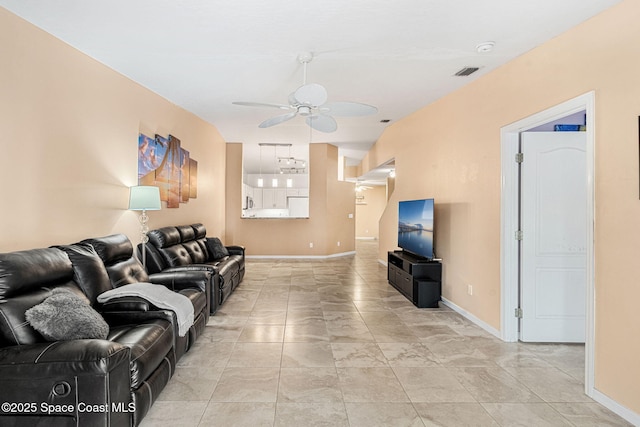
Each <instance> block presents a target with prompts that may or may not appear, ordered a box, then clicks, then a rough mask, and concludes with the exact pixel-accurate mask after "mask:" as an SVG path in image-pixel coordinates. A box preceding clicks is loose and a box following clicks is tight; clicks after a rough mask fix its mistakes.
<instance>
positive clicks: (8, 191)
mask: <svg viewBox="0 0 640 427" xmlns="http://www.w3.org/2000/svg"><path fill="white" fill-rule="evenodd" d="M0 51H1V52H2V56H3V58H4V59H3V61H2V66H1V67H0V94H2V95H1V96H0V129H2V150H1V151H2V153H1V154H0V189H1V190H0V194H1V198H2V209H0V251H12V250H18V249H28V248H34V247H42V246H49V245H53V244H64V243H71V242H74V241H77V240H80V239H83V238H86V237H93V236H103V235H107V234H111V233H125V234H127V235H128V236H129V238H131V239H132V241H134V242H138V238H139V234H138V227H139V225H138V221H137V213H135V212H132V211H128V210H127V206H128V198H129V190H128V187H129V186H131V185H135V184H136V183H137V168H138V165H137V140H138V133H139V132H145V133H148V134H150V135H153V134H155V133H158V134H161V135H167V134H172V135H175V136H176V137H178V138H180V140H181V141H182V144H183V147H184V148H186V149H187V150H189V151H190V153H191V156H192V157H193V158H194V159H196V160H198V166H199V170H198V198H197V199H193V200H191V201H190V202H189V203H187V204H181V205H180V208H179V209H166V206H164V207H163V209H162V210H161V211H157V212H150V217H151V219H150V226H151V227H152V228H155V227H160V226H164V225H172V224H188V223H191V222H196V221H201V222H203V223H204V224H205V225H206V226H207V227H208V230H209V232H210V234H214V235H216V234H217V235H221V234H223V233H224V203H225V198H224V179H225V175H224V157H225V143H224V141H223V140H222V138H221V136H220V134H219V133H218V131H217V130H216V129H215V128H214V127H213V126H211V125H209V124H207V123H205V122H204V121H203V120H201V119H199V118H198V117H196V116H194V115H193V114H191V113H188V112H186V111H185V110H183V109H181V108H179V107H177V106H176V105H174V104H172V103H170V102H168V101H167V100H165V99H164V98H161V97H160V96H158V95H156V94H154V93H152V92H151V91H149V90H148V89H145V88H144V87H142V86H140V85H138V84H137V83H134V82H132V81H131V80H129V79H127V78H126V77H124V76H122V75H120V74H118V73H116V72H114V71H113V70H111V69H110V68H107V67H106V66H104V65H102V64H101V63H99V62H97V61H95V60H93V59H91V58H89V57H88V56H86V55H84V54H83V53H80V52H79V51H77V50H76V49H74V48H72V47H70V46H69V45H67V44H65V43H63V42H62V41H60V40H58V39H56V38H54V37H52V36H51V35H49V34H47V33H45V32H43V31H42V30H40V29H38V28H36V27H34V26H32V25H31V24H29V23H27V22H25V21H23V20H22V19H20V18H18V17H16V16H15V15H13V14H11V13H9V12H8V11H6V10H5V9H2V8H0ZM150 66H154V65H153V64H150Z"/></svg>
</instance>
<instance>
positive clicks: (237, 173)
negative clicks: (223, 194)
mask: <svg viewBox="0 0 640 427" xmlns="http://www.w3.org/2000/svg"><path fill="white" fill-rule="evenodd" d="M226 168H227V177H226V182H227V205H226V221H227V228H226V230H227V233H226V235H227V240H226V242H225V243H228V244H237V245H244V246H245V247H246V251H247V255H267V256H275V255H288V256H326V255H333V254H340V253H344V252H351V251H354V250H355V238H354V236H355V218H349V214H355V199H354V197H353V189H354V185H353V184H352V183H347V182H341V181H338V149H337V147H335V146H333V145H330V144H311V145H310V146H309V218H295V219H281V218H269V219H259V218H241V211H242V209H241V208H242V203H241V200H240V197H241V192H242V144H241V143H228V144H227V164H226ZM338 242H340V246H338ZM309 243H313V248H310V247H309Z"/></svg>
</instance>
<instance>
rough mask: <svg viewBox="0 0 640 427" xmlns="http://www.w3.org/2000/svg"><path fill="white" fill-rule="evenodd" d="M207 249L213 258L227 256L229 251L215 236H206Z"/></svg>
mask: <svg viewBox="0 0 640 427" xmlns="http://www.w3.org/2000/svg"><path fill="white" fill-rule="evenodd" d="M207 249H209V254H210V255H211V259H214V260H215V259H220V258H224V257H227V256H229V251H228V250H227V248H226V247H225V246H224V245H223V244H222V242H221V241H220V239H218V238H217V237H207Z"/></svg>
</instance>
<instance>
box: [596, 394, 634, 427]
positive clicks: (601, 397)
mask: <svg viewBox="0 0 640 427" xmlns="http://www.w3.org/2000/svg"><path fill="white" fill-rule="evenodd" d="M589 397H590V398H592V399H593V400H595V401H596V402H598V403H599V404H601V405H602V406H604V407H605V408H607V409H608V410H610V411H611V412H614V413H615V414H617V415H619V416H620V417H622V418H624V419H625V420H627V421H629V422H630V423H631V424H633V425H634V426H640V414H636V413H635V412H633V411H632V410H631V409H629V408H627V407H624V406H622V405H621V404H619V403H618V402H616V401H615V400H613V399H612V398H610V397H609V396H607V395H606V394H604V393H602V392H600V391H598V390H596V389H593V390H592V393H591V395H590V396H589Z"/></svg>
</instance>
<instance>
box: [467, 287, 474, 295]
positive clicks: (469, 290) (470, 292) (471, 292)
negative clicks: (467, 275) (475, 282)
mask: <svg viewBox="0 0 640 427" xmlns="http://www.w3.org/2000/svg"><path fill="white" fill-rule="evenodd" d="M467 293H468V294H469V295H473V286H471V285H467Z"/></svg>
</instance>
